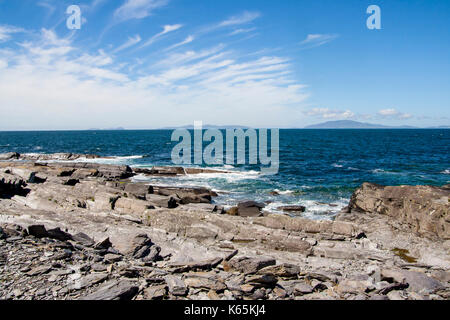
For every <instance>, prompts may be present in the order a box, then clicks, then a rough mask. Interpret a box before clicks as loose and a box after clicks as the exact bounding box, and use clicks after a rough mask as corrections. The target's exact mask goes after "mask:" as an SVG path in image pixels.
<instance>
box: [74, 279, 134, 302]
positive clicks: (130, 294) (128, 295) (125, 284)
mask: <svg viewBox="0 0 450 320" xmlns="http://www.w3.org/2000/svg"><path fill="white" fill-rule="evenodd" d="M138 291H139V287H138V286H136V285H135V284H133V283H132V282H130V281H127V280H119V281H118V280H112V281H110V282H107V283H105V284H104V285H103V286H101V287H100V288H99V289H98V290H97V291H95V292H94V293H92V294H89V295H86V296H83V297H81V298H80V300H131V299H133V298H134V296H136V294H137V293H138Z"/></svg>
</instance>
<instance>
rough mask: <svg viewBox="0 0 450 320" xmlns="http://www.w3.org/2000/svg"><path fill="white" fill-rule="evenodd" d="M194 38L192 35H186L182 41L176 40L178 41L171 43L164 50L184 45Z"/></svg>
mask: <svg viewBox="0 0 450 320" xmlns="http://www.w3.org/2000/svg"><path fill="white" fill-rule="evenodd" d="M194 40H195V38H194V36H188V37H187V38H186V39H184V40H183V41H181V42H178V43H175V44H174V45H172V46H170V47H168V48H166V49H165V50H166V51H169V50H173V49H175V48H178V47H181V46H184V45H186V44H188V43H191V42H192V41H194Z"/></svg>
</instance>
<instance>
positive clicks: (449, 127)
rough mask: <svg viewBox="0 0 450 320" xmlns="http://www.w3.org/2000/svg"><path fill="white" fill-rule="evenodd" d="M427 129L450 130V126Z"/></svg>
mask: <svg viewBox="0 0 450 320" xmlns="http://www.w3.org/2000/svg"><path fill="white" fill-rule="evenodd" d="M427 129H450V126H437V127H428V128H427Z"/></svg>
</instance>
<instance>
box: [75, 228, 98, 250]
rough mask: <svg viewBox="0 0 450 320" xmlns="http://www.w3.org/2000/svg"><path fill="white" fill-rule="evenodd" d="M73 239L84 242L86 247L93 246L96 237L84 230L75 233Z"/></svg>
mask: <svg viewBox="0 0 450 320" xmlns="http://www.w3.org/2000/svg"><path fill="white" fill-rule="evenodd" d="M72 240H73V241H76V242H78V243H80V244H82V245H83V246H85V247H92V246H93V245H94V244H95V241H94V239H92V238H91V237H89V236H88V235H87V234H85V233H82V232H79V233H77V234H74V235H73V236H72Z"/></svg>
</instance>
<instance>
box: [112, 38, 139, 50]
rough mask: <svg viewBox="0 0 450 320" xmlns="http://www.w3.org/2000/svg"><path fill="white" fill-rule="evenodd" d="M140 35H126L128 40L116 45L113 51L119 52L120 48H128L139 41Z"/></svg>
mask: <svg viewBox="0 0 450 320" xmlns="http://www.w3.org/2000/svg"><path fill="white" fill-rule="evenodd" d="M141 40H142V39H141V36H140V35H138V34H137V35H136V36H134V37H128V40H127V41H126V42H125V43H124V44H122V45H121V46H120V47H117V48H116V49H115V50H114V51H113V52H114V53H117V52H120V51H122V50H125V49H128V48H130V47H132V46H134V45H136V44H138V43H139V42H141Z"/></svg>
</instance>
